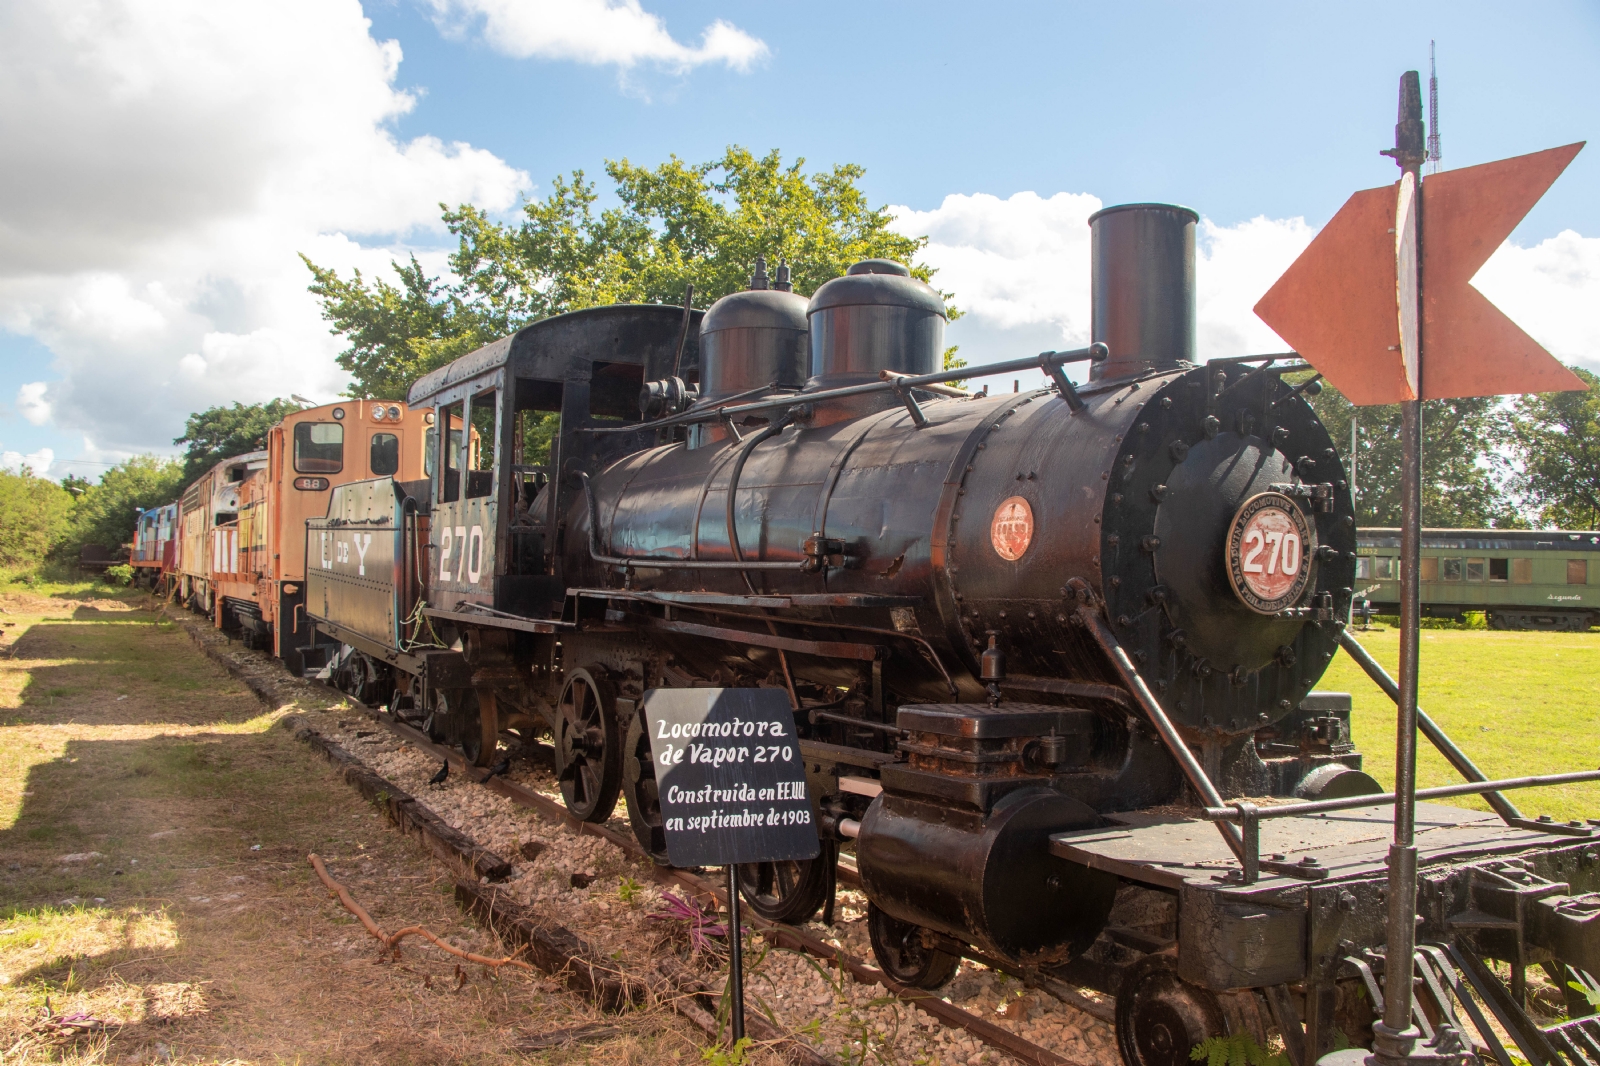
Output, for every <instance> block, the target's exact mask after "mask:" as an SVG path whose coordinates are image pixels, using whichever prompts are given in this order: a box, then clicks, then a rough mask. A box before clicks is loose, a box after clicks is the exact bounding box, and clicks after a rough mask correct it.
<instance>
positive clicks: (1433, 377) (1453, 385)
mask: <svg viewBox="0 0 1600 1066" xmlns="http://www.w3.org/2000/svg"><path fill="white" fill-rule="evenodd" d="M1581 148H1583V144H1582V143H1578V144H1569V145H1566V146H1565V147H1562V148H1551V149H1547V150H1546V151H1543V152H1534V153H1532V154H1531V155H1521V156H1516V157H1515V158H1512V159H1501V160H1498V161H1496V162H1493V163H1484V164H1481V165H1479V166H1475V167H1461V168H1460V169H1457V170H1445V171H1441V172H1439V173H1437V174H1431V175H1429V176H1427V177H1426V178H1424V179H1423V181H1422V186H1423V190H1424V194H1423V199H1424V210H1425V213H1424V216H1423V219H1424V228H1425V231H1426V233H1425V239H1424V240H1423V242H1422V276H1423V278H1424V280H1425V285H1424V287H1423V291H1422V326H1423V331H1424V334H1425V337H1426V344H1427V348H1428V357H1429V358H1428V368H1427V373H1426V374H1424V375H1423V380H1422V397H1423V399H1428V400H1437V399H1446V398H1449V397H1455V396H1494V395H1499V394H1501V393H1508V392H1557V391H1564V390H1568V389H1582V388H1584V384H1583V382H1581V381H1580V380H1578V378H1577V376H1576V375H1575V374H1573V373H1572V371H1570V370H1568V369H1567V368H1566V367H1565V366H1563V365H1562V364H1561V363H1560V362H1559V361H1558V360H1557V359H1556V358H1555V357H1554V356H1552V355H1551V354H1550V353H1549V352H1547V351H1546V350H1545V349H1544V348H1543V347H1542V346H1541V345H1540V344H1539V342H1538V341H1536V340H1534V339H1533V338H1532V337H1530V336H1528V335H1527V334H1526V333H1524V332H1523V331H1522V329H1521V327H1519V326H1518V325H1517V324H1516V323H1515V322H1513V321H1511V319H1509V318H1507V317H1506V316H1505V314H1504V313H1502V312H1501V311H1500V309H1499V308H1497V307H1495V306H1494V304H1492V303H1490V302H1489V300H1488V298H1487V297H1485V296H1484V295H1483V294H1482V293H1481V292H1479V291H1478V290H1477V289H1475V288H1473V287H1472V285H1471V284H1470V282H1471V281H1472V277H1473V275H1474V274H1476V273H1477V272H1478V269H1479V268H1480V267H1482V266H1483V264H1484V263H1485V262H1486V261H1487V260H1488V258H1489V256H1490V255H1491V254H1493V253H1494V251H1495V249H1497V248H1499V247H1500V244H1501V242H1503V241H1504V240H1505V239H1506V238H1507V237H1509V236H1510V235H1511V231H1512V230H1513V229H1515V228H1516V226H1517V223H1519V222H1521V221H1522V217H1523V216H1524V215H1526V214H1527V213H1528V211H1529V210H1530V209H1531V208H1532V207H1533V205H1534V204H1535V203H1536V202H1537V201H1538V199H1539V197H1541V196H1543V195H1544V191H1545V190H1546V189H1548V188H1549V187H1550V185H1551V183H1552V182H1554V181H1555V180H1556V178H1558V177H1560V175H1561V172H1562V171H1563V170H1565V169H1566V168H1567V164H1569V163H1571V162H1572V159H1573V157H1574V156H1576V155H1577V154H1578V151H1579V150H1580V149H1581Z"/></svg>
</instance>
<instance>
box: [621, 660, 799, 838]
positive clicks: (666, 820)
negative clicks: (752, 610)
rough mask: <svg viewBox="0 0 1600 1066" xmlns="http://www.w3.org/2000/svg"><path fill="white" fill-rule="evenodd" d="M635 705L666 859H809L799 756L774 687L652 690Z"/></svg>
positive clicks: (784, 698)
mask: <svg viewBox="0 0 1600 1066" xmlns="http://www.w3.org/2000/svg"><path fill="white" fill-rule="evenodd" d="M644 711H645V719H646V721H647V722H648V723H649V728H650V753H651V756H652V757H653V758H654V760H655V770H656V786H657V792H658V793H659V795H660V797H661V818H662V822H663V824H664V826H665V828H666V836H667V857H668V858H669V859H671V860H672V864H673V865H674V866H724V865H731V864H736V863H744V862H777V861H781V860H784V859H814V858H816V857H817V854H818V852H819V851H820V845H819V843H818V841H817V827H816V825H815V824H814V823H813V821H812V817H811V801H810V800H809V799H808V798H807V796H806V773H805V762H804V761H803V760H802V759H801V757H800V744H799V738H798V737H797V736H796V735H795V728H794V713H793V712H792V711H791V710H790V709H789V697H788V695H787V694H786V693H785V692H784V691H783V690H782V689H774V688H674V689H652V690H650V691H649V692H646V693H645V694H644Z"/></svg>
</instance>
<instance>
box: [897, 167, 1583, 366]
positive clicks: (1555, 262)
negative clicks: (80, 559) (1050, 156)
mask: <svg viewBox="0 0 1600 1066" xmlns="http://www.w3.org/2000/svg"><path fill="white" fill-rule="evenodd" d="M1100 207H1101V201H1100V200H1099V199H1098V198H1096V197H1094V196H1091V195H1088V194H1085V193H1056V194H1055V195H1054V196H1051V197H1049V198H1045V197H1041V196H1039V195H1038V194H1036V193H1032V192H1020V193H1016V194H1015V195H1013V196H1011V197H1010V198H1008V199H1004V200H1002V199H1000V198H999V197H997V196H991V195H989V194H987V193H978V194H974V195H966V194H955V195H951V196H947V197H945V199H944V202H943V203H941V204H940V205H939V206H938V207H937V208H934V209H933V210H931V211H912V210H910V209H909V208H903V207H902V208H894V209H893V211H894V214H895V223H894V227H895V229H896V230H898V231H899V232H901V233H905V234H908V235H913V236H920V235H924V234H926V235H927V236H928V238H929V242H928V246H927V248H926V249H924V251H923V253H922V256H921V258H922V260H923V261H924V262H926V263H927V264H928V265H929V266H932V267H935V268H937V270H938V271H939V273H938V274H937V276H936V277H935V279H934V283H935V284H936V285H937V286H939V287H940V288H943V289H945V290H947V291H950V292H953V293H954V294H955V302H956V305H957V306H958V307H960V308H961V309H962V310H963V311H965V312H967V314H966V316H965V317H964V318H962V319H960V320H959V321H957V322H955V323H953V324H952V325H951V327H950V331H949V340H950V342H951V343H954V344H959V345H961V355H962V357H963V358H965V359H966V360H967V362H968V363H969V364H978V363H988V362H996V361H999V360H1001V359H1014V358H1018V357H1020V356H1026V355H1031V354H1033V353H1036V352H1039V351H1044V350H1047V349H1052V348H1057V349H1059V348H1072V347H1081V346H1083V345H1085V344H1087V343H1088V341H1089V225H1088V222H1089V216H1090V215H1092V214H1094V212H1096V211H1098V210H1099V209H1100ZM1314 235H1315V230H1314V229H1312V227H1311V226H1309V225H1307V223H1306V222H1305V220H1304V219H1301V218H1292V219H1269V218H1265V217H1258V218H1254V219H1251V220H1249V221H1248V222H1241V223H1239V224H1238V225H1235V226H1219V225H1217V224H1216V223H1214V222H1212V221H1211V220H1209V219H1204V218H1202V219H1201V222H1200V225H1199V228H1198V232H1197V234H1196V246H1197V247H1196V253H1197V254H1196V263H1195V285H1196V289H1197V292H1196V299H1195V304H1196V308H1195V319H1196V330H1197V336H1196V354H1197V355H1198V356H1199V357H1200V358H1201V359H1202V360H1204V359H1211V358H1215V357H1217V356H1225V355H1244V354H1249V353H1258V352H1259V353H1265V352H1272V351H1282V350H1284V348H1285V347H1286V345H1285V344H1284V342H1283V341H1282V340H1281V339H1280V338H1279V337H1278V336H1277V335H1276V334H1275V333H1273V332H1272V330H1270V329H1268V328H1267V326H1266V324H1265V323H1263V322H1262V321H1261V320H1260V319H1259V318H1257V317H1256V316H1255V313H1254V311H1252V310H1251V309H1252V308H1253V307H1254V306H1255V303H1256V301H1257V300H1259V299H1260V298H1261V296H1262V294H1263V293H1265V292H1266V291H1267V289H1269V288H1270V287H1271V286H1272V283H1273V282H1274V281H1276V280H1277V278H1278V276H1279V275H1281V274H1282V273H1283V271H1284V270H1285V269H1286V268H1287V267H1288V266H1289V264H1290V263H1292V262H1294V259H1295V257H1296V256H1298V255H1299V254H1300V252H1301V251H1303V250H1304V249H1305V247H1306V245H1307V244H1309V243H1310V242H1311V238H1312V237H1313V236H1314ZM1475 284H1476V285H1478V287H1479V288H1480V289H1481V290H1482V291H1483V292H1484V294H1485V295H1486V296H1488V297H1489V298H1490V299H1491V300H1493V301H1494V302H1495V303H1496V304H1497V305H1498V306H1499V307H1500V308H1501V309H1502V310H1503V311H1505V312H1506V313H1507V314H1509V315H1510V316H1511V317H1512V318H1513V319H1515V320H1516V321H1517V322H1518V323H1519V324H1521V325H1522V327H1523V328H1524V329H1526V330H1527V331H1528V332H1529V333H1530V334H1531V335H1532V336H1533V337H1535V338H1536V339H1538V340H1539V341H1540V342H1541V343H1543V344H1545V345H1546V346H1547V347H1548V348H1549V349H1550V351H1551V352H1552V353H1553V354H1554V355H1556V356H1557V357H1558V358H1560V359H1563V360H1565V361H1566V362H1579V363H1584V364H1586V365H1588V366H1589V367H1590V368H1591V369H1600V316H1597V315H1595V314H1594V312H1593V309H1594V308H1595V307H1600V238H1586V237H1581V236H1579V235H1578V234H1576V233H1573V232H1571V231H1568V232H1565V233H1562V234H1560V235H1559V236H1557V237H1552V238H1550V239H1549V240H1547V241H1544V242H1542V243H1540V244H1538V245H1536V246H1535V247H1532V248H1521V247H1518V246H1516V245H1510V244H1508V245H1506V246H1504V247H1502V248H1501V249H1500V250H1499V251H1498V252H1496V253H1495V255H1494V256H1493V257H1491V258H1490V260H1489V262H1488V263H1487V264H1485V266H1484V268H1483V270H1482V271H1481V272H1480V273H1479V275H1478V277H1477V279H1476V280H1475ZM1023 376H1024V377H1025V378H1026V379H1027V381H1029V382H1032V381H1033V380H1034V378H1036V377H1038V375H1035V374H1029V375H1023Z"/></svg>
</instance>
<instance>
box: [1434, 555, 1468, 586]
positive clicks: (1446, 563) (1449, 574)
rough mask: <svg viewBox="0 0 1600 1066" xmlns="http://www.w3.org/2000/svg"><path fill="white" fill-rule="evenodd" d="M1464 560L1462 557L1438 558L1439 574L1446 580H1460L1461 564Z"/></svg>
mask: <svg viewBox="0 0 1600 1066" xmlns="http://www.w3.org/2000/svg"><path fill="white" fill-rule="evenodd" d="M1465 562H1466V560H1464V559H1440V560H1439V571H1440V573H1439V576H1440V577H1442V578H1443V579H1444V580H1446V581H1460V580H1461V571H1462V564H1463V563H1465Z"/></svg>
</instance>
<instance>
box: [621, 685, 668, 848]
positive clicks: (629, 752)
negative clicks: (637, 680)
mask: <svg viewBox="0 0 1600 1066" xmlns="http://www.w3.org/2000/svg"><path fill="white" fill-rule="evenodd" d="M622 786H623V789H624V791H625V794H626V796H627V800H628V822H629V824H631V825H632V826H633V835H634V837H635V838H636V839H637V840H638V841H639V846H640V847H641V848H643V849H644V850H645V852H646V853H647V854H649V856H650V858H652V859H654V860H655V862H656V865H658V866H666V865H668V860H667V833H666V829H665V828H664V827H663V825H662V821H661V794H660V792H658V791H657V786H656V765H655V760H654V758H652V757H651V754H650V732H649V727H648V725H647V724H646V722H645V716H644V704H643V703H640V704H639V709H638V710H637V711H635V712H634V715H633V717H632V718H631V719H629V721H628V733H627V736H626V737H625V738H624V739H623V741H622Z"/></svg>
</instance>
